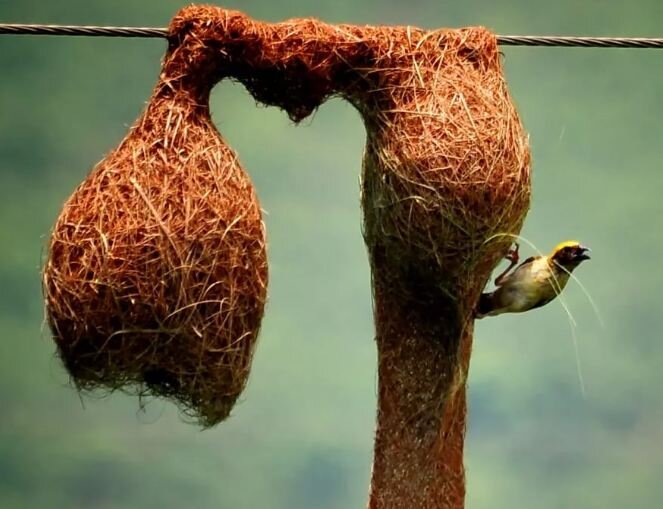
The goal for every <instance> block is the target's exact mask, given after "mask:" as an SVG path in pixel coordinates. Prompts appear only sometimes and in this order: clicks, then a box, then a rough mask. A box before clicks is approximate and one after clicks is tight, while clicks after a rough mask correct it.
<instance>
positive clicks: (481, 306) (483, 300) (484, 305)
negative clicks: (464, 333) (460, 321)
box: [475, 293, 495, 318]
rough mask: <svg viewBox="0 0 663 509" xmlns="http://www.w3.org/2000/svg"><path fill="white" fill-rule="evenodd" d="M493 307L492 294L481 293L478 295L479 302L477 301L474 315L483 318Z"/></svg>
mask: <svg viewBox="0 0 663 509" xmlns="http://www.w3.org/2000/svg"><path fill="white" fill-rule="evenodd" d="M493 309H495V305H494V302H493V294H492V293H482V294H481V296H480V297H479V302H478V303H477V307H476V310H475V317H476V318H483V317H484V316H487V315H488V314H489V313H490V312H491V311H492V310H493Z"/></svg>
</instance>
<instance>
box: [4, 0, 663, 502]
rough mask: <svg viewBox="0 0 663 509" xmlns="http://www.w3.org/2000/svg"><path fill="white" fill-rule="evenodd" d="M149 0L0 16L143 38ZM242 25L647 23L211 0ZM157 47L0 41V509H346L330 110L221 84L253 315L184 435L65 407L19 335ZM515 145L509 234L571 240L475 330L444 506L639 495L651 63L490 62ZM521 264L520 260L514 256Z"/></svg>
mask: <svg viewBox="0 0 663 509" xmlns="http://www.w3.org/2000/svg"><path fill="white" fill-rule="evenodd" d="M182 5H183V4H182V3H180V2H178V1H174V0H162V1H158V2H157V1H143V2H135V1H129V0H119V1H113V2H111V1H97V2H88V1H83V0H61V1H59V2H50V1H47V0H22V1H20V2H19V1H3V0H0V22H33V23H69V24H117V25H155V26H163V25H165V24H167V22H168V20H169V18H170V16H171V15H172V14H174V12H175V11H176V10H177V9H178V8H179V7H181V6H182ZM226 6H228V7H235V8H240V9H243V10H245V11H246V12H248V13H249V14H251V15H253V16H255V17H258V18H262V19H267V20H273V21H277V20H281V19H284V18H288V17H303V16H316V17H319V18H323V19H325V20H326V21H329V22H352V23H359V24H412V25H419V26H422V27H427V28H434V27H442V26H449V27H457V26H466V25H476V24H481V25H485V26H487V27H489V28H491V29H493V30H495V31H496V32H498V33H503V34H508V33H513V34H526V33H532V34H587V35H641V36H647V35H649V36H655V35H663V29H662V28H661V27H662V26H663V24H662V23H661V22H662V21H663V3H661V2H660V0H636V1H634V2H621V1H614V0H613V1H598V0H586V1H583V2H578V1H577V0H558V1H556V2H530V1H527V0H503V1H499V2H495V1H492V0H465V1H462V2H461V1H456V2H451V1H432V0H410V1H409V2H401V1H399V0H388V1H382V2H378V1H376V0H359V1H357V0H335V1H331V0H322V1H320V2H309V1H304V0H290V1H284V2H272V1H268V0H247V1H245V2H239V0H235V1H229V2H228V3H227V4H226ZM164 49H165V44H164V41H162V40H126V39H118V40H112V39H91V38H48V37H39V38H37V37H23V36H21V37H12V36H1V37H0V72H1V74H0V245H1V246H2V249H0V507H2V508H3V509H21V508H36V507H41V508H49V509H50V508H54V509H55V508H63V509H64V508H67V509H78V508H92V507H94V508H101V509H115V508H117V509H119V508H122V509H133V508H136V509H138V508H140V509H148V508H160V509H161V508H165V509H167V508H181V507H191V508H207V507H228V508H233V509H253V508H259V507H266V508H270V509H280V508H284V509H285V508H287V509H300V508H301V509H348V508H352V507H355V508H357V507H363V506H365V502H366V498H367V497H366V495H367V489H368V481H369V476H370V464H371V450H372V434H373V428H374V411H375V387H376V363H375V349H374V343H373V340H372V335H373V324H372V316H371V302H370V287H369V272H368V264H367V261H366V256H365V251H364V247H363V243H362V239H361V235H360V214H359V205H358V200H359V188H358V176H359V168H360V160H361V154H362V147H363V143H364V130H363V127H362V125H361V122H360V119H359V116H358V114H357V113H356V112H355V111H354V110H353V109H352V108H351V107H350V106H349V105H347V104H344V103H343V102H341V101H339V100H332V101H330V102H328V103H327V104H325V105H324V106H323V107H322V108H320V110H319V111H318V112H317V113H316V114H315V116H314V117H313V118H312V119H311V120H307V121H305V122H304V123H303V124H302V125H300V126H297V127H295V126H293V125H292V124H291V123H290V122H289V121H288V119H287V117H286V115H285V114H284V113H282V112H280V111H278V110H275V109H273V108H263V107H256V106H255V103H254V101H253V100H252V99H251V98H250V97H249V96H248V95H247V93H246V92H245V91H244V90H243V89H242V88H241V87H240V86H238V85H233V84H230V83H224V84H221V85H220V86H218V87H217V88H216V89H215V91H214V94H213V98H212V109H213V113H214V118H215V121H216V123H217V125H218V126H219V129H220V130H221V132H222V133H223V135H224V136H225V137H226V138H227V139H228V140H229V141H230V144H231V145H232V146H233V147H234V148H235V149H236V150H237V151H238V152H239V155H240V157H241V159H242V161H243V162H244V164H245V166H246V168H247V169H248V170H249V172H250V174H251V176H252V178H253V179H254V181H255V183H256V185H257V187H258V190H259V195H260V197H261V200H262V204H263V206H264V208H265V209H266V211H267V213H268V215H267V216H266V221H267V225H268V234H269V242H270V252H269V254H270V262H271V266H270V267H271V282H270V302H269V306H268V309H267V314H266V317H265V322H264V328H263V332H262V335H261V340H260V344H259V347H258V350H257V355H256V358H255V362H254V366H253V373H252V378H251V381H250V384H249V387H248V389H247V391H246V392H245V393H244V396H243V398H242V400H241V402H240V404H239V405H238V406H237V407H236V409H235V411H234V413H233V416H232V418H231V419H230V420H228V421H227V422H225V423H224V424H222V425H221V426H219V427H218V428H216V429H213V430H210V431H205V432H201V431H199V430H198V429H196V428H195V427H194V426H190V425H187V424H185V423H183V422H182V421H181V420H180V418H179V416H178V414H177V411H176V410H175V409H174V408H173V407H172V406H171V405H170V404H168V403H164V402H161V401H155V402H152V403H151V404H149V405H148V407H147V409H146V411H145V412H141V411H139V410H138V406H137V401H136V400H134V399H131V398H128V397H124V396H122V395H114V396H112V397H110V398H104V399H94V398H93V399H90V398H87V399H84V400H81V399H79V397H78V395H77V393H76V392H75V391H74V390H73V389H71V388H69V387H68V386H67V377H66V374H65V373H64V371H63V369H62V367H61V366H60V363H59V361H58V360H57V359H56V358H55V357H54V347H53V344H52V343H51V341H50V340H49V338H48V334H47V332H46V331H45V330H44V328H43V326H42V319H43V312H42V298H41V291H40V273H39V267H40V260H41V257H42V255H43V249H44V245H45V241H46V236H47V234H48V231H49V229H50V227H51V225H52V224H53V222H54V220H55V218H56V215H57V213H58V211H59V208H60V206H61V204H62V203H63V201H64V200H65V199H66V197H67V196H68V195H69V194H70V193H71V192H72V190H73V189H74V188H75V186H76V185H77V184H78V183H79V182H80V181H81V180H82V179H83V178H84V177H85V175H86V173H87V172H88V170H89V169H90V168H91V166H92V165H93V164H94V163H95V162H97V161H98V160H99V159H100V158H101V157H102V156H103V154H105V153H106V152H107V151H109V150H111V149H112V148H113V147H114V146H115V145H116V144H117V143H118V142H119V141H120V139H121V138H122V137H123V136H124V134H125V132H126V130H127V127H128V126H129V125H130V124H131V123H132V122H133V120H134V119H135V118H136V117H137V116H138V115H139V113H140V111H141V110H142V108H143V106H144V102H145V101H146V99H147V98H148V97H149V95H150V93H151V89H152V86H153V84H154V83H155V80H156V76H157V74H158V71H159V62H160V58H161V56H162V54H163V51H164ZM504 54H505V66H506V72H507V76H508V79H509V83H510V87H511V91H512V94H513V97H514V99H515V101H516V103H517V105H518V108H519V110H520V113H521V115H522V117H523V120H524V122H525V125H526V128H527V129H528V131H529V133H530V135H531V142H532V149H533V160H534V198H533V204H532V209H531V212H530V215H529V217H528V220H527V223H526V226H525V229H524V232H523V234H524V235H525V236H526V237H527V238H528V239H530V240H531V241H533V242H534V243H535V244H537V245H538V246H540V248H541V249H544V250H548V249H550V248H551V247H552V246H553V245H554V244H556V243H557V242H558V241H560V240H563V239H567V238H577V239H579V240H581V241H582V242H584V243H586V244H588V245H589V246H591V247H592V248H593V251H594V256H593V260H592V261H591V262H588V263H586V264H585V265H583V266H582V267H581V268H580V269H579V270H578V271H577V275H578V276H579V277H580V278H581V279H582V281H583V282H584V284H585V285H586V286H587V287H588V289H589V290H590V292H591V293H592V295H593V296H594V298H595V300H596V301H597V303H598V306H599V308H600V309H601V312H602V314H603V317H604V321H605V326H604V327H601V325H600V324H599V322H598V321H597V318H596V316H595V315H594V313H593V311H592V308H591V306H589V304H588V303H587V300H586V299H585V297H584V296H583V294H582V292H581V291H580V290H579V289H578V287H577V286H576V285H574V284H571V285H570V287H569V288H568V289H567V291H566V292H565V296H566V299H567V302H568V304H569V306H570V308H571V310H572V312H573V313H574V315H575V317H576V320H577V323H578V326H577V337H578V342H579V351H580V358H581V362H582V368H583V372H584V375H585V378H586V383H587V397H586V398H583V396H582V394H581V391H580V386H579V383H578V377H577V374H576V361H575V354H574V349H573V342H572V335H571V328H570V326H569V321H568V319H567V317H566V315H565V313H564V311H563V309H562V308H561V306H559V304H558V303H554V304H552V305H550V306H547V307H545V308H543V309H540V310H537V311H534V312H532V313H529V314H525V315H522V316H518V315H514V316H504V317H499V318H492V319H486V320H483V321H481V322H479V323H478V324H477V329H476V336H475V343H474V354H473V359H472V366H471V373H470V381H469V390H470V421H469V432H468V438H467V455H466V465H467V478H468V485H467V487H468V495H467V507H469V508H482V509H483V508H486V509H498V508H511V507H535V508H551V509H552V508H621V507H630V508H653V507H661V506H662V505H663V483H661V477H662V476H663V454H662V453H663V396H661V382H662V381H663V370H662V369H661V365H663V342H662V341H661V331H662V330H663V313H662V309H661V300H660V295H661V290H660V287H661V285H662V284H663V271H662V270H661V266H660V263H661V262H660V260H661V250H662V249H663V236H662V234H661V222H662V220H663V199H662V198H661V192H662V191H663V171H661V159H662V156H663V148H662V145H661V143H660V140H661V135H662V134H663V124H662V123H661V118H662V116H663V96H662V95H661V87H662V83H663V51H656V50H615V49H610V50H601V49H596V50H587V49H541V48H539V49H525V48H504ZM522 252H523V254H524V255H529V254H531V250H530V249H529V248H528V247H527V246H523V247H522Z"/></svg>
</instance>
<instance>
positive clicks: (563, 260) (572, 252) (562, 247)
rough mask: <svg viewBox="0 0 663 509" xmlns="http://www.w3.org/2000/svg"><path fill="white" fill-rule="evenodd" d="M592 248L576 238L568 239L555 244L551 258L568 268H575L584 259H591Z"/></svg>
mask: <svg viewBox="0 0 663 509" xmlns="http://www.w3.org/2000/svg"><path fill="white" fill-rule="evenodd" d="M590 252H591V249H589V248H588V247H586V246H583V245H582V244H580V243H579V242H576V241H575V240H567V241H566V242H562V243H560V244H557V246H555V249H553V251H552V253H551V254H550V259H551V260H552V261H553V262H555V263H556V264H557V265H560V266H562V267H564V268H565V269H567V270H573V269H575V268H576V267H577V266H578V265H580V263H581V262H582V261H584V260H589V259H590V256H589V253H590Z"/></svg>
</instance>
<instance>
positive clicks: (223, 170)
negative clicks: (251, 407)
mask: <svg viewBox="0 0 663 509" xmlns="http://www.w3.org/2000/svg"><path fill="white" fill-rule="evenodd" d="M180 57H181V52H180V51H179V48H177V47H171V49H170V51H169V53H168V55H167V56H166V58H165V61H164V64H163V71H162V74H161V79H160V82H159V83H158V84H157V87H156V90H155V92H154V94H153V96H152V98H151V99H150V102H149V104H148V106H147V109H146V111H145V113H144V114H143V115H142V116H141V117H140V118H139V119H138V121H137V122H136V123H135V124H134V126H133V127H132V129H131V131H130V133H129V134H128V136H127V137H126V138H125V139H124V140H123V141H122V143H121V144H120V146H119V147H118V148H117V149H115V150H114V151H113V152H111V153H110V154H109V155H108V156H107V157H106V158H105V159H104V160H103V161H101V162H100V163H99V164H98V165H97V166H96V167H95V168H94V169H93V170H92V172H91V173H90V174H89V176H88V177H87V178H86V179H85V181H84V182H83V183H82V184H81V185H80V186H79V187H78V189H76V191H75V192H74V193H73V195H72V196H71V197H70V198H69V200H68V201H67V202H66V203H65V205H64V208H63V210H62V212H61V214H60V217H59V218H58V220H57V223H56V225H55V228H54V230H53V232H52V236H51V239H50V245H49V249H48V260H47V263H46V267H45V271H44V291H45V296H46V306H47V317H48V323H49V325H50V327H51V330H52V332H53V336H54V339H55V342H56V343H57V347H58V352H59V355H60V357H61V358H62V360H63V362H64V365H65V367H66V368H67V370H68V372H69V374H70V375H71V378H72V380H73V382H74V383H75V384H76V386H77V387H79V388H80V389H84V390H93V389H104V388H105V389H107V390H110V391H115V390H122V391H125V392H129V393H135V394H138V395H140V396H163V397H166V398H170V399H171V400H173V401H175V402H176V403H177V404H178V405H179V406H180V407H181V409H182V410H183V412H184V413H185V414H186V415H187V416H190V417H191V418H192V419H194V420H196V421H198V422H199V423H200V424H201V425H202V426H204V427H207V426H211V425H214V424H216V423H218V422H219V421H221V420H223V419H224V418H225V417H226V416H227V415H228V414H229V412H230V410H231V408H232V407H233V404H234V403H235V401H236V399H237V398H238V396H239V395H240V393H241V392H242V390H243V388H244V386H245V384H246V381H247V378H248V375H249V370H250V367H251V359H252V355H253V350H254V346H255V342H256V338H257V335H258V330H259V328H260V322H261V318H262V315H263V307H264V304H265V298H266V285H267V263H266V253H265V231H264V226H263V223H262V220H261V211H260V207H259V204H258V201H257V199H256V195H255V192H254V189H253V186H252V184H251V182H250V180H249V178H248V176H247V175H246V173H245V172H244V171H243V170H242V168H241V166H240V164H239V162H238V160H237V157H236V156H235V154H234V153H233V151H232V150H231V149H230V148H229V147H228V145H227V144H226V143H225V142H224V141H223V140H222V139H221V137H220V135H219V133H218V132H217V131H216V129H215V127H214V125H213V123H212V121H211V119H210V114H209V108H208V97H207V96H208V93H209V90H210V88H211V87H212V86H213V84H214V82H213V81H211V80H210V78H209V77H208V76H206V75H204V74H194V73H192V72H191V68H192V67H195V66H194V65H193V63H190V62H186V61H184V60H182V59H181V58H180Z"/></svg>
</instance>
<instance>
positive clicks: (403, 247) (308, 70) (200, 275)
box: [44, 5, 530, 425]
mask: <svg viewBox="0 0 663 509" xmlns="http://www.w3.org/2000/svg"><path fill="white" fill-rule="evenodd" d="M224 78H229V79H234V80H237V81H239V82H241V83H243V84H244V85H245V86H246V88H247V89H248V90H249V92H250V93H251V94H252V95H253V96H254V97H255V99H256V100H258V101H260V102H262V103H265V104H270V105H276V106H279V107H281V108H283V109H284V110H285V111H286V112H287V113H288V114H289V116H290V117H291V118H292V119H293V120H294V121H300V120H302V119H304V118H306V117H307V116H308V115H310V114H311V113H312V112H313V111H314V110H315V109H316V108H317V107H318V106H319V105H320V104H322V103H323V102H324V101H325V100H326V99H327V98H329V97H331V96H340V97H343V98H345V99H347V100H348V101H350V102H351V103H352V104H353V105H354V106H355V107H356V108H357V110H358V111H359V112H360V113H361V115H362V117H363V120H364V123H365V126H366V133H367V145H366V150H365V155H364V169H363V181H362V208H363V212H364V236H365V240H366V243H367V245H368V248H369V254H370V260H371V268H372V272H373V279H374V283H375V294H376V326H377V329H378V343H379V344H383V343H382V342H381V341H382V340H381V339H380V338H381V337H382V336H387V335H390V336H391V337H392V338H397V337H399V336H404V337H405V336H406V335H407V334H410V335H411V331H412V325H411V324H410V323H409V322H408V321H407V320H405V318H403V316H404V315H402V314H400V315H399V313H397V312H392V311H393V310H392V307H393V303H394V302H401V303H406V304H407V305H411V307H412V309H414V310H415V311H414V314H410V315H408V316H410V317H415V318H416V319H417V320H419V322H420V323H422V324H426V323H429V322H430V323H433V322H435V323H446V324H447V325H448V327H447V330H448V331H452V332H451V336H454V338H451V339H440V340H439V341H440V344H441V345H442V346H443V349H442V350H443V352H444V355H443V356H442V357H440V359H442V360H439V359H437V358H433V357H435V355H433V354H431V356H429V357H431V359H430V362H429V364H430V363H433V364H434V363H437V364H435V366H433V365H432V364H431V366H430V367H431V369H433V368H434V369H438V370H440V369H441V370H442V372H446V371H448V372H449V373H451V372H452V371H453V373H454V376H453V377H452V376H450V377H447V378H445V380H447V382H445V383H448V381H449V380H451V379H452V378H454V377H455V374H456V372H461V373H463V372H464V371H465V368H466V360H467V359H465V360H462V359H461V361H462V362H461V363H460V364H463V365H464V366H460V368H459V359H460V358H459V356H458V352H459V351H460V349H459V341H460V339H459V338H460V336H461V335H462V331H466V330H467V326H468V324H469V323H470V321H471V317H472V309H473V308H474V305H475V303H476V300H477V298H478V295H479V293H480V291H481V289H482V287H483V286H484V284H485V282H486V280H487V278H488V276H489V274H490V272H491V270H492V268H493V267H494V266H495V265H496V263H497V262H498V260H499V259H500V258H501V257H502V256H503V255H504V253H505V251H506V249H507V247H508V244H509V243H510V241H509V240H507V239H506V238H500V239H498V240H494V241H490V242H488V241H489V239H491V238H492V237H493V236H494V235H495V234H513V233H517V232H518V231H519V229H520V227H521V225H522V222H523V220H524V217H525V214H526V212H527V209H528V206H529V196H530V174H529V170H530V167H529V149H528V143H527V137H526V135H525V133H524V131H523V128H522V126H521V123H520V120H519V118H518V115H517V112H516V110H515V108H514V106H513V104H512V102H511V99H510V97H509V94H508V91H507V87H506V83H505V80H504V77H503V75H502V69H501V62H500V57H499V52H498V49H497V43H496V39H495V36H494V35H493V34H491V33H490V32H488V31H487V30H485V29H482V28H470V29H461V30H434V31H424V30H419V29H416V28H412V27H358V26H352V25H328V24H325V23H322V22H319V21H317V20H311V19H304V20H290V21H286V22H283V23H276V24H269V23H262V22H259V21H256V20H253V19H251V18H250V17H248V16H246V15H244V14H242V13H240V12H236V11H228V10H224V9H221V8H218V7H214V6H205V5H194V6H190V7H187V8H185V9H183V10H182V11H180V12H179V13H178V14H177V15H176V16H175V18H174V19H173V20H172V22H171V25H170V29H169V51H168V54H167V56H166V59H165V61H164V67H163V71H162V75H161V80H160V83H159V84H158V85H157V89H156V91H155V94H154V96H153V98H152V100H151V102H150V104H149V106H148V109H147V112H146V113H145V114H144V115H143V116H142V117H141V119H139V120H138V122H137V123H136V125H135V126H134V128H133V129H132V131H131V133H130V134H129V136H128V137H127V139H125V140H124V141H123V142H122V144H121V145H120V147H119V148H118V149H117V150H116V151H114V152H113V153H112V154H111V155H110V156H109V157H108V158H106V159H105V160H104V161H103V162H102V163H100V164H99V165H98V166H97V167H96V168H95V169H94V170H93V172H92V173H91V175H90V176H89V177H88V178H87V179H86V181H85V182H84V183H83V184H82V185H81V186H80V187H79V189H78V190H77V191H76V192H75V193H74V195H73V196H72V198H71V199H70V200H69V201H68V202H67V204H66V205H65V207H64V210H63V212H62V214H61V216H60V218H59V219H58V222H57V224H56V227H55V230H54V232H53V237H52V239H51V245H50V249H49V259H48V263H47V266H46V270H45V276H44V282H45V285H44V286H45V290H46V300H47V309H48V317H49V323H50V325H51V328H52V330H53V332H54V336H55V339H56V342H57V344H58V348H59V351H60V354H61V356H62V358H63V360H64V362H65V365H66V366H67V368H68V370H69V371H70V373H71V374H72V377H73V378H74V380H75V381H76V383H77V384H78V385H79V386H81V387H83V388H95V387H98V386H105V387H109V388H111V389H118V388H124V389H126V388H127V387H133V388H134V390H136V391H138V392H139V393H141V394H142V393H144V392H146V393H149V394H155V395H164V396H168V397H171V398H174V399H175V400H176V401H178V402H179V403H180V404H181V405H182V406H183V407H184V408H185V409H187V411H189V412H191V413H192V414H193V415H195V416H196V417H197V418H198V419H199V420H200V421H201V422H202V423H203V424H205V425H209V424H213V423H215V422H218V421H219V420H221V419H222V418H223V417H224V416H225V415H227V413H228V411H229V410H230V408H231V406H232V403H233V402H234V401H235V399H236V398H237V396H238V394H239V393H240V391H241V389H242V387H243V386H244V384H245V381H246V376H247V375H248V371H249V366H250V359H251V353H252V350H253V346H254V343H255V339H256V335H257V332H258V328H259V324H260V317H261V315H262V310H263V304H264V298H265V284H266V274H267V269H266V265H265V248H264V232H263V226H262V223H261V220H260V213H259V207H258V204H257V202H256V198H255V196H254V192H253V189H252V187H251V184H250V182H249V181H248V178H247V177H246V175H245V174H244V172H243V171H242V170H241V168H240V167H239V164H238V163H237V160H236V158H235V156H234V155H233V153H232V152H231V150H230V149H229V148H228V147H227V146H226V145H225V143H224V142H223V141H222V140H221V139H220V138H219V136H218V133H217V132H216V130H215V129H214V126H213V125H212V123H211V121H210V118H209V111H208V106H207V104H208V95H209V91H210V89H211V87H212V86H213V85H214V84H215V83H216V82H218V81H219V80H222V79H224ZM399 305H400V304H399ZM406 322H407V323H406ZM452 322H453V323H452ZM408 331H409V332H408ZM383 333H384V334H383ZM396 343H399V341H396ZM406 343H407V342H406V341H402V342H400V343H399V344H402V345H403V346H402V348H407V347H406V346H404V345H406ZM384 344H386V343H384ZM399 348H400V347H399ZM466 351H467V352H468V353H467V355H468V356H469V349H466ZM401 354H402V352H401V351H399V350H398V349H395V350H394V351H387V350H384V352H383V351H381V352H380V356H381V362H382V361H385V362H386V361H389V362H394V363H398V362H399V361H398V359H399V356H401ZM438 361H439V362H438ZM417 362H418V363H419V362H420V363H421V364H418V365H420V366H421V373H426V372H428V371H427V369H428V367H427V365H426V363H427V359H426V358H422V359H419V360H418V361H417ZM461 368H462V369H461ZM436 372H437V373H439V372H440V371H436ZM408 376H413V377H415V376H417V375H416V373H410V375H408ZM455 378H457V377H455ZM461 378H462V377H461ZM459 383H461V384H462V383H464V379H462V380H461V381H460V382H459ZM402 385H403V386H405V385H407V380H403V384H402ZM447 388H448V387H447ZM421 418H422V419H424V418H425V415H423V414H422V417H421Z"/></svg>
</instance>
